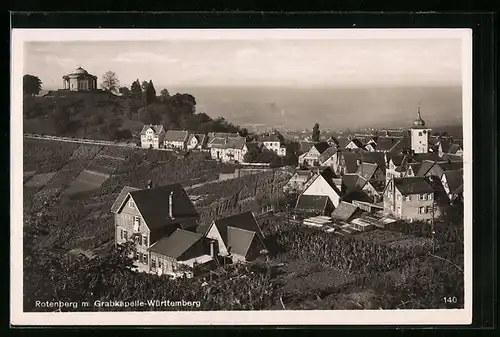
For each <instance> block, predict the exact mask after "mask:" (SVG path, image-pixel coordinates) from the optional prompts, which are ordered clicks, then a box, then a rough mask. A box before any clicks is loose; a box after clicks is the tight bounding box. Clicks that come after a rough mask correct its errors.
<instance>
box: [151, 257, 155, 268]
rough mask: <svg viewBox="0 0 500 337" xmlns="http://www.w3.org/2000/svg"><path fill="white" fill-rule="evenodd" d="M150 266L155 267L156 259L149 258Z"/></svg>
mask: <svg viewBox="0 0 500 337" xmlns="http://www.w3.org/2000/svg"><path fill="white" fill-rule="evenodd" d="M151 268H156V260H155V259H151Z"/></svg>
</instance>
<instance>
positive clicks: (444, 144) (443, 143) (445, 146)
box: [439, 139, 452, 153]
mask: <svg viewBox="0 0 500 337" xmlns="http://www.w3.org/2000/svg"><path fill="white" fill-rule="evenodd" d="M451 144H452V143H451V141H450V140H449V139H441V140H440V141H439V146H440V148H441V151H443V152H445V153H451V152H449V149H450V146H451Z"/></svg>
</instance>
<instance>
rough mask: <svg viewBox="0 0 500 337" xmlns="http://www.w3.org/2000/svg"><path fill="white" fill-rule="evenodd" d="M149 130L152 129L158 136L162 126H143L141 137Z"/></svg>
mask: <svg viewBox="0 0 500 337" xmlns="http://www.w3.org/2000/svg"><path fill="white" fill-rule="evenodd" d="M150 128H151V129H153V131H154V133H155V134H159V133H160V132H161V131H163V130H164V129H163V125H155V124H150V125H144V126H143V127H142V130H141V135H144V134H146V131H148V129H150Z"/></svg>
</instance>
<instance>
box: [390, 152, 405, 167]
mask: <svg viewBox="0 0 500 337" xmlns="http://www.w3.org/2000/svg"><path fill="white" fill-rule="evenodd" d="M386 156H387V159H388V161H391V160H392V163H393V164H394V165H396V166H399V165H401V163H402V162H403V159H404V157H405V156H404V155H402V154H396V153H390V152H387V153H386Z"/></svg>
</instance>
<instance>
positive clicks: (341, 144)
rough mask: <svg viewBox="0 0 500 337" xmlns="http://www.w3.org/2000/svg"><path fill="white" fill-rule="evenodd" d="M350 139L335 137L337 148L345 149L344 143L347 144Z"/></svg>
mask: <svg viewBox="0 0 500 337" xmlns="http://www.w3.org/2000/svg"><path fill="white" fill-rule="evenodd" d="M349 142H350V140H349V139H348V138H344V137H341V138H340V137H339V138H338V139H337V147H338V148H339V149H345V147H346V145H347V144H349Z"/></svg>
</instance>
